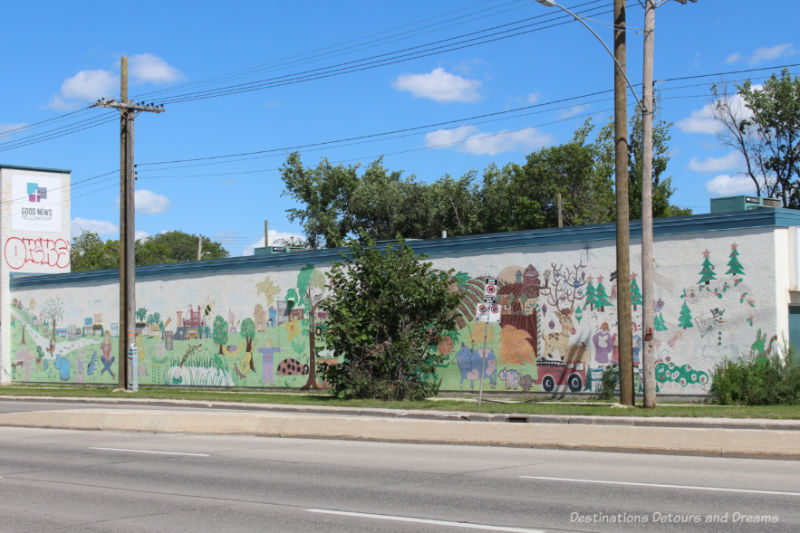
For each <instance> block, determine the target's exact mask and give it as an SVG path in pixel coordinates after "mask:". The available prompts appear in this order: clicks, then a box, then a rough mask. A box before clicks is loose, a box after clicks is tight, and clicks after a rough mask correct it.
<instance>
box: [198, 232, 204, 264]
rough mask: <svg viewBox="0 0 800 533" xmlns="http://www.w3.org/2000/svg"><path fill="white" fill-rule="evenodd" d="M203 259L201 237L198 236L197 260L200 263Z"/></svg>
mask: <svg viewBox="0 0 800 533" xmlns="http://www.w3.org/2000/svg"><path fill="white" fill-rule="evenodd" d="M202 258H203V236H202V235H200V236H199V237H198V238H197V260H198V261H200V260H201V259H202Z"/></svg>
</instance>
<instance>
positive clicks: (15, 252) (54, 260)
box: [3, 237, 70, 270]
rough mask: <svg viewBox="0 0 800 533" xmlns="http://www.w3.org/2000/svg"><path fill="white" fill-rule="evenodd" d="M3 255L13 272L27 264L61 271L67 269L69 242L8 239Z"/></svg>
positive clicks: (61, 240)
mask: <svg viewBox="0 0 800 533" xmlns="http://www.w3.org/2000/svg"><path fill="white" fill-rule="evenodd" d="M3 253H4V255H5V258H6V264H7V265H8V266H9V267H11V268H12V269H13V270H19V269H20V268H22V267H23V266H25V265H26V264H28V263H32V264H34V265H43V266H50V267H55V268H61V269H63V268H67V267H69V263H70V255H69V241H67V240H65V239H55V240H52V239H42V238H38V239H32V238H21V237H9V238H8V239H7V240H6V244H5V247H4V248H3Z"/></svg>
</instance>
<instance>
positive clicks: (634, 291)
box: [631, 274, 642, 311]
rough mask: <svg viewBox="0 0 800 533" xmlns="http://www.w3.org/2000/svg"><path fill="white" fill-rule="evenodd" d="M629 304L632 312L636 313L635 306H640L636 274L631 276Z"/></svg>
mask: <svg viewBox="0 0 800 533" xmlns="http://www.w3.org/2000/svg"><path fill="white" fill-rule="evenodd" d="M631 304H632V305H633V310H634V311H636V307H637V306H639V305H642V291H641V290H640V289H639V284H638V283H637V282H636V274H631Z"/></svg>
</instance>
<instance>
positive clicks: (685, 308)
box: [678, 300, 693, 329]
mask: <svg viewBox="0 0 800 533" xmlns="http://www.w3.org/2000/svg"><path fill="white" fill-rule="evenodd" d="M678 327H680V328H683V329H686V328H691V327H693V324H692V310H691V309H689V305H688V304H687V303H686V300H684V301H683V305H682V306H681V314H680V316H679V317H678Z"/></svg>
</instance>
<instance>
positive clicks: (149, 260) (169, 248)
mask: <svg viewBox="0 0 800 533" xmlns="http://www.w3.org/2000/svg"><path fill="white" fill-rule="evenodd" d="M200 239H202V249H201V258H202V259H220V258H222V257H228V255H230V254H229V253H228V251H227V250H226V249H225V248H224V247H223V246H222V244H220V243H219V242H215V241H212V240H211V239H209V238H208V237H205V236H203V235H194V234H189V233H184V232H182V231H166V232H164V233H159V234H158V235H153V236H152V237H147V238H146V239H141V240H138V241H136V251H135V253H136V264H137V265H158V264H163V263H179V262H182V261H196V260H197V244H198V241H199V240H200Z"/></svg>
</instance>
